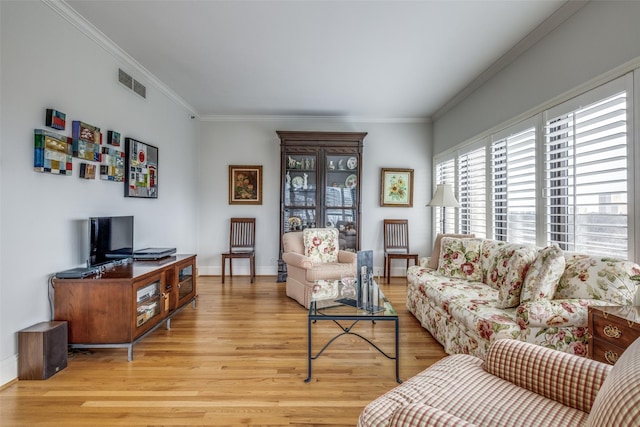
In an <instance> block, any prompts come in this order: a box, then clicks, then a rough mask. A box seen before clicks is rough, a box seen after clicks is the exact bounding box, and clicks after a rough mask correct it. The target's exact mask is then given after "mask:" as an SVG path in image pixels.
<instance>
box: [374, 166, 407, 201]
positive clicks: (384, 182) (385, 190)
mask: <svg viewBox="0 0 640 427" xmlns="http://www.w3.org/2000/svg"><path fill="white" fill-rule="evenodd" d="M380 206H393V207H399V208H411V207H413V169H391V168H383V169H382V171H381V172H380Z"/></svg>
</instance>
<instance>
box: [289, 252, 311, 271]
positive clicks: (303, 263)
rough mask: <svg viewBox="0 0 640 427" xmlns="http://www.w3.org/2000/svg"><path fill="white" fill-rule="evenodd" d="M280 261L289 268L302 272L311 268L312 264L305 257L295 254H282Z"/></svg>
mask: <svg viewBox="0 0 640 427" xmlns="http://www.w3.org/2000/svg"><path fill="white" fill-rule="evenodd" d="M282 260H283V261H284V262H285V263H287V265H288V266H289V265H290V266H293V267H298V268H302V269H303V270H308V269H310V268H311V267H312V266H313V262H311V258H309V257H306V256H304V255H302V254H299V253H297V252H285V253H283V254H282Z"/></svg>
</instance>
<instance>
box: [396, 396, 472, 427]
mask: <svg viewBox="0 0 640 427" xmlns="http://www.w3.org/2000/svg"><path fill="white" fill-rule="evenodd" d="M402 426H407V427H409V426H411V427H413V426H430V427H475V424H471V423H469V422H467V421H465V420H463V419H461V418H458V417H456V416H455V415H453V414H450V413H448V412H446V411H443V410H441V409H438V408H434V407H433V406H429V405H426V404H424V403H421V402H415V403H411V404H409V405H405V406H403V407H401V408H400V409H398V410H397V411H395V412H394V413H393V417H392V418H391V420H390V421H389V427H402Z"/></svg>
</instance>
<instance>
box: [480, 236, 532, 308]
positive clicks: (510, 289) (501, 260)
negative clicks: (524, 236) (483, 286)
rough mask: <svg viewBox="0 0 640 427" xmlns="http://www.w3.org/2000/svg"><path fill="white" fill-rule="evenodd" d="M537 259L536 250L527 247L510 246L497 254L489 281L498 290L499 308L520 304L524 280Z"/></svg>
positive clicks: (500, 249)
mask: <svg viewBox="0 0 640 427" xmlns="http://www.w3.org/2000/svg"><path fill="white" fill-rule="evenodd" d="M535 258H536V250H535V248H534V247H533V246H527V245H518V244H508V245H504V246H502V247H500V248H499V249H498V250H497V251H496V252H495V255H494V258H493V262H492V266H491V268H490V270H489V278H488V280H489V281H490V282H491V284H495V286H496V287H497V288H498V303H497V306H498V307H500V308H511V307H516V306H517V305H518V304H520V293H521V291H522V285H523V283H524V278H525V277H526V274H527V271H528V270H529V267H530V266H531V264H532V263H533V261H534V260H535Z"/></svg>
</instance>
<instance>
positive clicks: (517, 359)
mask: <svg viewBox="0 0 640 427" xmlns="http://www.w3.org/2000/svg"><path fill="white" fill-rule="evenodd" d="M639 420H640V338H639V339H638V340H636V341H635V342H634V343H633V344H631V346H629V348H627V350H626V351H625V352H624V353H623V354H622V356H621V357H620V358H619V359H618V361H617V362H616V364H615V365H614V366H611V365H608V364H605V363H600V362H596V361H595V360H591V359H586V358H584V357H581V356H576V355H573V354H569V353H565V352H561V351H557V350H552V349H549V348H546V347H542V346H539V345H535V344H531V343H527V342H524V341H519V340H511V339H502V340H498V341H495V342H494V343H493V344H491V347H490V348H489V352H488V353H487V357H486V358H485V360H484V362H483V360H482V359H480V358H477V357H474V356H471V355H468V354H455V355H452V356H448V357H445V358H444V359H442V360H440V361H439V362H437V363H435V364H433V365H432V366H431V367H429V368H427V369H425V370H424V371H422V372H421V373H419V374H417V375H416V376H414V377H413V378H410V379H408V380H407V381H405V382H404V383H403V384H401V385H399V386H397V387H396V388H394V389H392V390H390V391H388V392H387V393H385V394H384V395H382V396H381V397H379V398H378V399H376V400H374V401H373V402H371V403H370V404H369V405H367V406H366V407H365V408H364V410H363V412H362V413H361V414H360V418H359V420H358V426H359V427H368V426H382V425H384V426H389V427H399V426H440V427H453V426H457V427H460V426H469V427H470V426H478V427H479V426H487V427H513V426H518V427H541V426H550V427H555V426H562V427H570V426H586V427H613V426H615V427H632V426H634V427H637V426H639V425H640V424H639V422H640V421H639Z"/></svg>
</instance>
